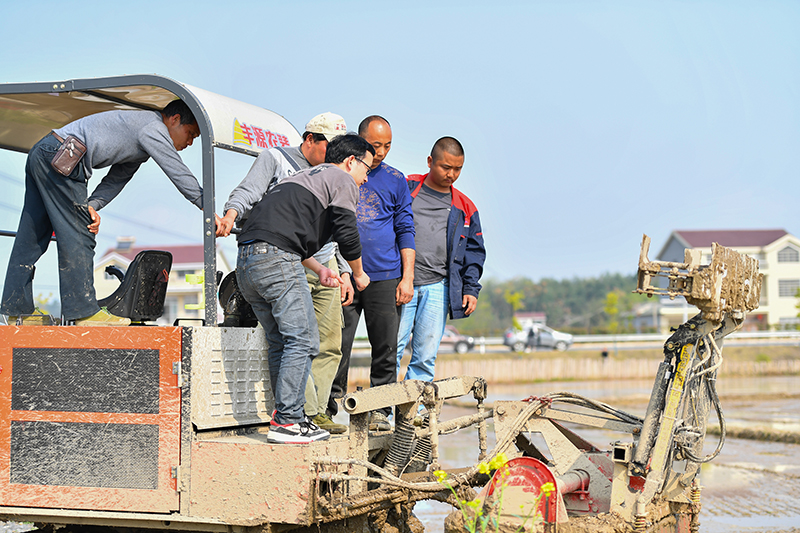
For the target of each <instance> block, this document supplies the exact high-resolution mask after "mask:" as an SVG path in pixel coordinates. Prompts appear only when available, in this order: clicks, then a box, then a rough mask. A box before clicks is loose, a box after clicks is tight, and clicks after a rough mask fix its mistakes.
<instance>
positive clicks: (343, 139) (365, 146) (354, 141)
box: [325, 133, 375, 165]
mask: <svg viewBox="0 0 800 533" xmlns="http://www.w3.org/2000/svg"><path fill="white" fill-rule="evenodd" d="M367 152H369V153H371V154H372V155H373V156H374V155H375V148H373V147H372V145H371V144H369V143H368V142H367V141H366V140H364V138H363V137H359V136H358V135H353V134H352V133H348V134H347V135H339V136H338V137H336V138H335V139H334V140H332V141H331V142H329V143H328V149H327V150H326V151H325V162H326V163H333V164H334V165H338V164H339V163H341V162H342V161H344V160H345V159H347V158H348V157H350V156H351V155H354V156H356V157H358V158H359V159H363V158H364V156H365V155H367Z"/></svg>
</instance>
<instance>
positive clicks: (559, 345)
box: [554, 341, 568, 352]
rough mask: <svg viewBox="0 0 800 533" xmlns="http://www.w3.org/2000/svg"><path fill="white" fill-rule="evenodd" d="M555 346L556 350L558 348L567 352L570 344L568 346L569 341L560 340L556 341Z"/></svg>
mask: <svg viewBox="0 0 800 533" xmlns="http://www.w3.org/2000/svg"><path fill="white" fill-rule="evenodd" d="M554 348H555V349H556V350H558V351H559V352H566V351H567V348H568V346H567V343H566V342H564V341H558V342H557V343H556V345H555V346H554Z"/></svg>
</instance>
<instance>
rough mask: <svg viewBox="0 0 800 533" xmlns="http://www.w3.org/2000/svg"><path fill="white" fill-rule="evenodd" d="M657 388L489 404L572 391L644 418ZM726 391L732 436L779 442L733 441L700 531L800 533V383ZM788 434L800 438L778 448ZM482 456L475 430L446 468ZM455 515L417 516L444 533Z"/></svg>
mask: <svg viewBox="0 0 800 533" xmlns="http://www.w3.org/2000/svg"><path fill="white" fill-rule="evenodd" d="M651 388H652V382H647V381H644V380H636V381H618V382H569V383H537V384H531V385H517V386H505V387H504V386H490V388H489V398H488V401H489V402H491V401H493V400H498V399H501V400H508V399H521V398H525V397H527V396H530V395H537V396H540V395H543V394H547V393H548V392H560V391H570V392H574V393H577V394H581V395H583V396H587V397H589V398H593V399H598V400H601V401H604V402H606V403H609V404H611V405H613V406H615V407H619V408H621V409H623V410H626V411H628V412H630V413H633V414H636V415H639V416H643V415H644V411H645V409H646V407H647V399H648V398H649V396H650V390H651ZM718 388H719V393H720V396H721V401H722V409H723V415H724V416H725V419H726V421H727V424H728V427H729V428H730V430H731V433H732V434H734V435H736V434H747V435H750V436H756V437H761V438H766V439H772V440H755V439H752V438H748V439H744V438H737V437H729V438H727V439H726V442H725V446H724V448H723V449H722V452H721V453H720V455H719V456H718V457H717V458H716V459H714V460H713V461H712V462H711V463H708V464H706V465H704V466H703V468H702V469H701V473H700V483H701V485H702V487H703V492H702V499H701V501H702V503H703V508H702V511H701V515H700V524H701V526H700V531H701V532H702V533H729V532H731V533H744V532H747V533H750V532H759V533H762V532H763V533H767V532H769V533H778V532H781V533H785V532H793V533H800V444H797V442H800V376H781V377H755V378H731V379H727V380H720V382H719V385H718ZM466 412H467V410H466V409H465V408H463V407H461V406H458V405H446V406H445V408H444V412H443V418H445V419H446V418H449V417H455V416H460V415H462V414H464V413H466ZM716 424H717V421H716V417H715V416H712V418H711V420H710V421H709V425H710V426H714V425H716ZM573 429H576V431H577V432H578V434H579V435H581V436H582V437H584V438H586V439H587V440H589V441H590V442H593V443H594V444H595V445H597V446H598V447H599V448H601V449H607V448H609V443H611V442H612V441H616V440H621V439H620V437H621V434H619V433H614V432H608V431H604V430H596V429H586V428H574V427H573ZM743 430H749V431H743ZM490 435H493V434H491V433H490ZM781 435H790V436H794V437H798V438H796V439H791V438H790V439H788V440H789V442H776V441H775V439H776V438H780V436H781ZM717 439H718V437H717V436H715V435H709V436H708V437H707V439H706V450H705V453H711V452H712V451H713V450H714V448H715V447H716V445H717ZM783 440H786V439H783ZM492 445H493V443H492V442H490V443H489V446H490V447H491V446H492ZM476 454H477V436H476V435H475V432H474V431H471V430H469V431H462V432H459V433H457V434H454V435H449V436H446V437H444V438H443V446H442V451H441V455H442V456H441V463H442V465H443V466H444V467H445V468H452V467H457V466H463V465H467V464H471V463H474V462H476V460H477V457H476ZM451 511H452V508H450V507H449V506H448V505H445V504H440V503H438V502H421V503H419V504H417V506H416V510H415V514H416V515H417V516H418V517H419V518H420V520H421V521H422V522H423V523H424V524H425V528H426V532H427V533H437V532H441V531H442V530H443V526H442V524H443V522H444V517H445V516H447V515H448V514H449V513H450V512H451Z"/></svg>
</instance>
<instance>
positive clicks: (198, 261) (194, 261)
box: [94, 237, 232, 325]
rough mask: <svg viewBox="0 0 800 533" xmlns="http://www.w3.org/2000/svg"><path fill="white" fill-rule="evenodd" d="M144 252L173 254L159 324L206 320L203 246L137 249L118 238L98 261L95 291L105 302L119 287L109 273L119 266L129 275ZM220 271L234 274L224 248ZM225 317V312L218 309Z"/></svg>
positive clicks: (130, 239) (131, 239) (130, 241)
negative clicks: (204, 317)
mask: <svg viewBox="0 0 800 533" xmlns="http://www.w3.org/2000/svg"><path fill="white" fill-rule="evenodd" d="M143 250H163V251H166V252H169V253H171V254H172V270H171V271H170V274H169V283H168V285H167V298H166V300H165V302H164V315H163V316H162V317H161V318H160V319H158V323H159V324H165V325H171V324H172V323H173V322H174V321H175V319H176V318H203V316H204V314H205V313H204V311H203V310H204V309H205V307H204V304H203V283H202V281H201V280H202V274H203V245H202V244H188V245H182V244H169V245H164V246H135V238H134V237H117V245H116V246H115V247H114V248H109V249H108V250H106V251H105V253H103V255H102V256H100V257H99V259H97V260H96V261H95V265H94V287H95V291H96V292H97V298H98V299H102V298H105V297H106V296H108V295H110V294H111V293H113V292H114V291H115V290H116V289H117V287H119V280H118V279H117V278H116V276H114V275H112V274H108V273H107V272H106V271H105V270H106V267H107V266H109V265H115V266H117V267H119V268H120V269H122V270H123V271H126V270H127V269H128V265H130V263H131V262H132V261H133V259H134V258H135V257H136V255H137V254H138V253H139V252H141V251H143ZM217 270H218V271H221V272H222V273H223V275H225V274H227V273H228V272H230V271H231V270H232V267H231V265H230V264H229V263H228V260H227V258H226V257H225V254H224V253H223V250H222V247H217ZM218 312H219V313H218V314H219V316H221V313H222V310H221V309H218Z"/></svg>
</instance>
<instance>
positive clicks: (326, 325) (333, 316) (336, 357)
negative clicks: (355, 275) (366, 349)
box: [305, 257, 344, 418]
mask: <svg viewBox="0 0 800 533" xmlns="http://www.w3.org/2000/svg"><path fill="white" fill-rule="evenodd" d="M325 266H326V267H328V268H330V269H331V270H333V271H334V272H336V273H338V272H339V268H338V267H337V265H336V258H335V257H334V258H333V259H331V260H330V261H328V263H327V264H326V265H325ZM306 280H307V281H308V287H309V288H310V289H311V299H312V300H313V301H314V312H315V313H316V315H317V324H318V326H319V354H317V356H316V357H315V358H314V359H313V360H312V361H311V373H310V374H309V376H308V382H306V405H305V412H306V415H308V416H309V417H311V418H314V417H315V416H316V415H318V414H320V413H322V414H324V413H325V408H326V407H327V405H328V397H329V396H330V394H331V384H332V383H333V378H334V377H336V371H337V370H338V369H339V361H341V360H342V324H343V322H344V321H343V318H342V293H341V289H339V288H338V287H324V286H323V285H322V284H321V283H320V282H319V277H317V275H316V274H314V273H313V272H312V271H311V270H309V269H306Z"/></svg>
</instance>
